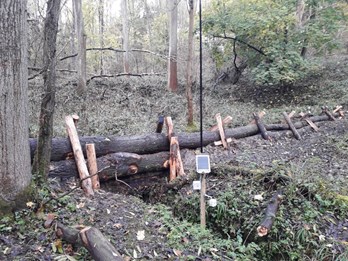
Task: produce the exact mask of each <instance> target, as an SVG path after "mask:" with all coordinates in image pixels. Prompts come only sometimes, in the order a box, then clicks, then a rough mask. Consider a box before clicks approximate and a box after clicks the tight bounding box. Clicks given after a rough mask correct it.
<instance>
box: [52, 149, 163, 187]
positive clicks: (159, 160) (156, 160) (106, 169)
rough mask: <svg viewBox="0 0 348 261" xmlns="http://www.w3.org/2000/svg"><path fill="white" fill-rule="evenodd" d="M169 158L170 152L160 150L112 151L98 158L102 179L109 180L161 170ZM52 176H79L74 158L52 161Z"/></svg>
mask: <svg viewBox="0 0 348 261" xmlns="http://www.w3.org/2000/svg"><path fill="white" fill-rule="evenodd" d="M168 159H169V152H160V153H155V154H149V155H138V154H134V153H126V152H124V153H122V152H119V153H112V154H108V155H106V156H102V157H99V158H97V168H98V170H99V173H98V175H99V179H100V181H108V180H112V179H115V178H116V177H117V178H124V177H127V176H134V175H135V174H142V173H146V172H161V171H164V170H166V169H168V167H167V166H166V164H165V163H166V161H167V160H168ZM49 176H50V177H59V178H68V177H78V170H77V167H76V162H75V161H74V160H62V161H57V162H51V164H50V171H49Z"/></svg>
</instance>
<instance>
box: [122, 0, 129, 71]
mask: <svg viewBox="0 0 348 261" xmlns="http://www.w3.org/2000/svg"><path fill="white" fill-rule="evenodd" d="M121 4H122V6H121V11H122V37H123V50H124V51H125V52H124V53H123V68H124V72H125V73H129V26H128V5H127V0H122V3H121Z"/></svg>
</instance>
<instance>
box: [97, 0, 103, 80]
mask: <svg viewBox="0 0 348 261" xmlns="http://www.w3.org/2000/svg"><path fill="white" fill-rule="evenodd" d="M98 20H99V42H100V47H101V48H104V0H99V6H98ZM103 67H104V52H103V51H101V52H100V74H104V69H103Z"/></svg>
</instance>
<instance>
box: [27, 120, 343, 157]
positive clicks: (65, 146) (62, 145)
mask: <svg viewBox="0 0 348 261" xmlns="http://www.w3.org/2000/svg"><path fill="white" fill-rule="evenodd" d="M337 115H338V114H335V116H337ZM309 119H310V120H311V121H313V122H319V121H327V120H329V117H328V116H327V115H321V116H313V117H310V118H309ZM294 126H295V128H296V129H300V128H303V127H305V126H308V124H307V122H305V121H299V122H296V123H294ZM265 128H266V130H267V131H282V130H289V125H288V124H265ZM258 133H259V129H258V127H257V126H256V125H255V124H253V125H247V126H241V127H237V128H233V129H225V135H226V138H235V139H240V138H245V137H248V136H252V135H256V134H258ZM176 136H177V137H178V140H179V143H180V149H196V148H198V147H200V133H199V132H194V133H178V134H177V135H176ZM218 140H220V135H219V132H218V131H215V132H211V131H204V132H203V146H206V145H208V144H210V143H213V142H214V141H218ZM80 143H81V146H82V149H83V150H84V155H85V157H86V151H85V146H86V143H94V144H95V149H96V154H97V157H100V156H103V155H106V154H109V153H116V152H130V153H137V154H150V153H156V152H161V151H169V141H168V137H167V136H166V135H165V134H160V133H153V134H147V135H139V136H121V137H117V136H109V137H98V136H96V137H80ZM36 145H37V141H36V139H30V149H31V153H32V155H33V153H34V152H35V149H36ZM72 155H73V152H72V148H71V145H70V142H69V140H68V139H66V138H53V139H52V155H51V161H59V160H64V159H69V158H72Z"/></svg>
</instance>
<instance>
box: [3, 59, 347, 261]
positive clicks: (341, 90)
mask: <svg viewBox="0 0 348 261" xmlns="http://www.w3.org/2000/svg"><path fill="white" fill-rule="evenodd" d="M328 60H329V61H330V62H326V63H325V64H323V65H322V66H321V67H320V68H318V69H317V72H316V73H313V75H311V76H310V77H308V79H306V81H303V83H302V84H297V85H296V86H293V87H288V88H280V87H269V88H261V87H255V86H253V85H252V84H251V83H248V82H246V81H245V82H244V81H243V82H241V83H240V84H238V85H235V86H232V85H230V84H228V83H223V84H220V85H218V86H217V87H216V88H215V89H213V88H212V87H211V86H213V83H211V84H210V83H209V82H206V88H205V92H204V97H205V100H204V104H205V105H204V115H205V118H204V129H208V128H209V127H210V126H212V125H214V124H215V123H214V115H215V114H216V113H221V115H222V117H225V116H227V115H230V116H232V117H233V122H232V124H230V125H229V126H228V127H235V126H242V125H246V124H248V123H249V122H250V121H251V119H252V113H253V112H259V111H261V110H263V111H265V112H266V115H265V116H264V121H265V122H266V123H278V122H280V121H281V120H282V114H281V113H282V112H283V111H287V112H290V111H292V110H295V111H296V112H300V111H303V112H307V111H309V110H310V111H311V113H313V114H315V115H317V114H320V113H321V106H328V107H329V108H334V107H335V106H336V105H342V106H343V109H344V111H345V112H346V113H347V110H348V58H347V57H331V58H330V59H328ZM74 86H75V85H74V81H73V80H72V78H70V76H67V75H61V76H60V79H59V90H58V92H57V108H56V118H55V127H54V131H55V135H56V136H66V134H65V127H64V122H63V119H64V115H66V114H71V113H77V114H78V115H79V116H80V122H79V125H78V128H79V129H78V131H79V134H80V135H111V134H112V135H138V134H143V133H149V132H154V129H155V126H156V120H157V117H158V115H166V116H171V117H172V118H173V122H174V128H175V130H176V131H181V132H184V131H187V129H186V124H185V121H186V113H185V112H186V107H185V106H186V105H185V104H186V99H185V96H184V85H181V86H180V90H179V93H178V94H173V93H168V92H167V91H166V85H165V79H162V78H160V77H158V78H151V79H150V78H145V77H144V78H140V79H139V78H133V77H131V78H115V79H96V80H93V81H91V83H90V84H89V87H88V88H89V89H88V94H87V96H86V97H83V98H81V97H79V96H78V95H76V94H75V92H74V89H73V88H74ZM41 91H42V81H41V80H40V79H36V80H34V81H32V82H31V84H30V106H31V110H30V132H31V135H32V136H35V135H36V132H37V124H36V121H37V118H38V111H39V104H40V98H41ZM198 97H199V94H198V89H197V88H196V89H195V90H194V100H195V104H198V102H197V101H198ZM196 110H198V109H197V108H196ZM195 116H196V119H198V118H197V116H198V112H197V113H196V115H195ZM318 126H319V128H320V131H319V132H314V131H313V130H311V129H310V128H309V127H305V128H302V129H300V134H301V135H302V139H301V140H296V139H295V138H294V137H293V136H292V134H291V133H289V132H274V133H271V136H272V141H265V140H263V139H262V138H261V137H260V135H256V136H252V137H248V138H244V139H238V140H234V141H233V142H232V144H231V146H230V148H229V149H227V150H224V149H223V148H222V147H217V146H213V145H209V146H207V147H206V148H205V152H207V153H209V155H210V157H211V163H212V164H211V165H212V172H211V174H209V175H208V180H207V189H208V190H207V194H208V195H209V196H210V197H213V198H215V199H217V206H216V207H215V208H213V207H208V209H207V229H201V228H200V225H199V193H198V192H197V191H193V190H192V185H191V183H190V184H187V185H184V186H182V187H176V188H175V189H172V190H169V191H167V192H166V193H165V194H160V192H158V191H157V190H156V186H154V188H153V191H150V192H149V195H147V197H146V200H145V198H144V195H143V194H137V193H136V192H135V193H134V192H133V193H128V194H127V193H124V194H120V193H114V192H113V191H112V189H110V185H108V186H103V188H102V189H101V190H99V191H98V192H97V193H96V195H95V197H94V198H92V199H90V198H86V197H85V196H84V194H83V192H82V190H81V189H76V190H73V191H72V192H71V193H69V194H68V195H67V196H64V197H63V198H59V199H58V200H53V201H51V202H50V203H49V204H48V205H47V206H46V208H45V209H44V210H43V212H40V213H39V214H37V213H34V211H33V208H35V206H36V204H37V203H36V202H34V203H33V205H31V204H28V209H25V210H23V211H19V212H16V213H15V214H14V218H1V219H0V260H91V257H90V256H89V254H88V252H87V251H86V250H85V249H84V248H82V247H79V246H71V245H70V244H68V243H66V242H64V241H60V240H59V239H58V238H57V237H56V235H55V232H54V228H49V229H47V228H44V226H43V224H44V222H45V220H44V218H45V215H46V214H47V213H53V214H54V215H55V218H56V220H57V221H59V222H60V223H63V224H64V225H66V226H69V227H77V226H79V227H81V226H93V227H95V228H98V229H99V230H100V231H101V232H102V233H103V234H104V235H105V236H106V237H107V238H108V239H109V240H110V242H111V243H112V244H113V245H114V246H115V247H116V249H117V250H118V251H119V252H120V253H121V254H122V256H123V257H124V259H125V260H206V261H208V260H342V261H343V260H348V247H347V246H348V187H347V185H346V184H347V181H348V161H347V157H348V121H347V120H346V119H337V120H336V121H326V122H321V123H318ZM188 172H192V170H189V171H188ZM77 185H78V184H77V181H75V180H74V179H70V180H67V181H65V182H64V183H61V182H60V181H59V180H56V179H51V180H50V191H40V192H39V196H40V198H43V199H48V198H50V197H57V196H60V195H62V194H63V193H64V192H66V191H69V190H71V189H73V188H74V187H75V186H77ZM159 191H161V190H159ZM276 192H281V193H282V194H283V200H282V202H281V204H280V206H279V209H278V212H277V213H276V218H275V222H274V225H273V227H272V229H271V231H270V233H269V235H267V236H266V237H259V236H257V234H256V228H257V226H258V225H259V224H260V223H261V221H262V220H263V219H264V213H265V210H266V208H267V205H268V203H269V201H270V198H271V197H272V196H273V195H274V193H276ZM130 194H132V195H130ZM43 214H44V215H43Z"/></svg>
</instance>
